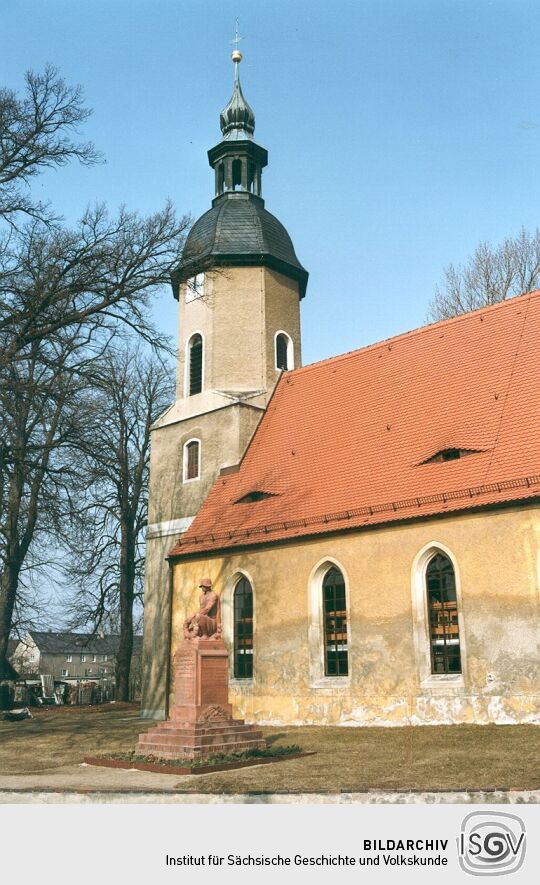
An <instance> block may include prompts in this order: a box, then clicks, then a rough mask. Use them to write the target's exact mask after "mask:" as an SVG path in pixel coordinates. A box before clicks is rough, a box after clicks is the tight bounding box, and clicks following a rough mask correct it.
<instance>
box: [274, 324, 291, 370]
mask: <svg viewBox="0 0 540 885" xmlns="http://www.w3.org/2000/svg"><path fill="white" fill-rule="evenodd" d="M292 368H293V345H292V341H291V339H290V338H289V336H288V335H286V334H285V332H279V333H278V334H277V335H276V369H282V370H283V371H284V372H287V371H288V370H289V369H292Z"/></svg>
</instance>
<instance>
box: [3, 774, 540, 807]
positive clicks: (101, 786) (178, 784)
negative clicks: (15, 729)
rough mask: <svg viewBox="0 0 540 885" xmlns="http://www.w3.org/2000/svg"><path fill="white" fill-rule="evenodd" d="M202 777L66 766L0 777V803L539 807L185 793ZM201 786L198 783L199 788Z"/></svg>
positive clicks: (478, 800)
mask: <svg viewBox="0 0 540 885" xmlns="http://www.w3.org/2000/svg"><path fill="white" fill-rule="evenodd" d="M201 777H204V775H182V776H180V775H178V774H154V773H152V772H148V771H137V770H135V769H123V768H102V767H100V766H94V765H85V764H82V765H70V766H65V767H63V768H55V769H52V770H50V771H46V772H42V773H41V774H26V775H17V774H14V775H3V776H1V775H0V804H12V803H16V804H20V803H29V802H39V803H47V802H48V803H57V804H59V803H62V804H64V803H68V804H73V803H85V802H111V803H117V802H130V803H171V802H175V803H192V804H193V803H195V804H215V803H219V804H222V803H225V804H227V803H228V804H230V803H233V804H236V803H250V804H268V805H274V804H287V805H289V804H347V805H348V804H351V803H361V804H373V803H375V804H388V803H398V804H410V803H413V804H414V803H420V804H425V803H429V804H439V803H449V804H464V803H467V804H468V803H473V804H486V803H490V804H508V803H510V804H521V803H526V804H540V790H520V791H518V790H516V791H503V790H496V791H491V792H488V791H476V792H465V791H460V792H457V791H456V792H432V793H429V792H422V793H411V792H408V793H406V792H404V793H397V792H391V791H388V792H386V791H373V792H369V793H297V794H285V793H283V794H282V793H248V794H246V793H239V794H227V795H224V794H215V793H214V794H212V793H195V792H184V791H185V790H186V788H187V789H190V790H192V789H193V784H194V782H196V781H197V780H198V779H199V778H201ZM201 786H202V784H201Z"/></svg>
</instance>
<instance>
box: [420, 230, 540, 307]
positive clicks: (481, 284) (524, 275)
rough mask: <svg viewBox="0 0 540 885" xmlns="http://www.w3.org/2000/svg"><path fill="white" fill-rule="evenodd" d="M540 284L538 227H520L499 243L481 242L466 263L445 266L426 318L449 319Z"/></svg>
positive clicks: (529, 289)
mask: <svg viewBox="0 0 540 885" xmlns="http://www.w3.org/2000/svg"><path fill="white" fill-rule="evenodd" d="M538 286H540V229H536V231H535V232H534V233H532V234H531V233H528V232H527V231H526V230H525V229H524V228H522V229H521V230H520V232H519V234H518V235H517V236H516V237H508V238H507V239H505V240H503V242H502V243H500V244H499V245H498V246H491V245H490V244H489V243H480V244H479V246H478V247H477V248H476V251H475V252H474V254H473V255H472V256H471V257H470V258H469V260H468V261H467V263H466V264H465V265H464V266H463V267H461V266H456V265H453V264H450V265H449V266H448V267H447V268H446V269H445V281H444V285H443V287H442V288H437V289H436V290H435V297H434V298H433V300H432V302H431V304H430V307H429V313H428V318H429V319H430V320H431V321H433V322H436V321H437V320H444V319H448V318H449V317H453V316H458V315H459V314H462V313H467V312H468V311H470V310H477V309H478V308H480V307H486V306H487V305H489V304H495V303H496V302H498V301H505V300H506V299H507V298H513V297H514V296H515V295H521V294H522V293H523V292H530V291H531V289H535V288H537V287H538Z"/></svg>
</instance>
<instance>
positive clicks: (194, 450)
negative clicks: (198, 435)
mask: <svg viewBox="0 0 540 885" xmlns="http://www.w3.org/2000/svg"><path fill="white" fill-rule="evenodd" d="M200 455H201V444H200V442H199V440H198V439H192V440H190V441H189V442H187V443H186V444H185V446H184V482H188V480H191V479H199V474H200Z"/></svg>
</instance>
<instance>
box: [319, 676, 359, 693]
mask: <svg viewBox="0 0 540 885" xmlns="http://www.w3.org/2000/svg"><path fill="white" fill-rule="evenodd" d="M309 687H310V688H331V689H339V688H343V689H347V690H348V689H349V688H350V687H351V677H350V675H349V676H321V677H320V678H319V679H314V680H313V681H312V682H310V685H309Z"/></svg>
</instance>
